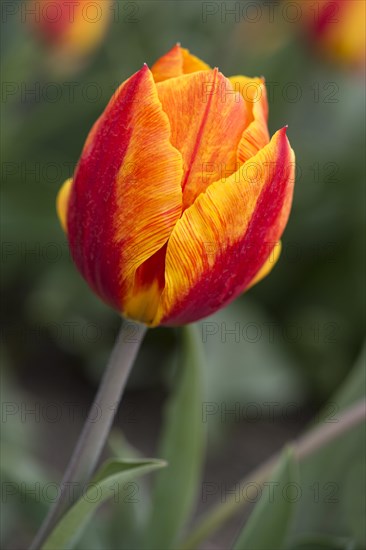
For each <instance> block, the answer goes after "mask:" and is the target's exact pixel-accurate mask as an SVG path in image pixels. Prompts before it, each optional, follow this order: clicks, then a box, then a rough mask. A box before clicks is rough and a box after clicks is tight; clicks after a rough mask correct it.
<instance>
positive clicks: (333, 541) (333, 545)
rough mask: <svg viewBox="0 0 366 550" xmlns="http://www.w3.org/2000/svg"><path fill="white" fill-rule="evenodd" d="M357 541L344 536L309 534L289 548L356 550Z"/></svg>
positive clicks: (297, 549)
mask: <svg viewBox="0 0 366 550" xmlns="http://www.w3.org/2000/svg"><path fill="white" fill-rule="evenodd" d="M355 548H356V546H355V543H354V542H353V541H352V540H350V539H348V538H342V537H332V536H327V535H308V536H305V537H302V539H301V540H299V541H298V542H296V543H295V544H292V545H291V547H289V550H354V549H355Z"/></svg>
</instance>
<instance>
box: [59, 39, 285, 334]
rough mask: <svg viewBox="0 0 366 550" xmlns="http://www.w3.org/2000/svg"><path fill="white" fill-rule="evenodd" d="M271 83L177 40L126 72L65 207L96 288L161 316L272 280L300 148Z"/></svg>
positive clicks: (200, 313)
mask: <svg viewBox="0 0 366 550" xmlns="http://www.w3.org/2000/svg"><path fill="white" fill-rule="evenodd" d="M267 111H268V107H267V99H266V88H265V84H264V80H263V79H261V78H247V77H244V76H237V77H232V78H225V76H224V75H223V74H222V73H221V72H219V71H218V69H211V68H210V67H209V66H208V65H206V63H204V62H203V61H200V60H199V59H198V58H196V57H194V56H193V55H191V54H190V53H189V52H188V50H185V49H183V48H181V47H180V46H179V45H177V46H175V47H174V48H173V49H172V50H171V51H170V52H168V53H167V54H166V55H165V56H163V57H162V58H161V59H159V61H157V63H155V65H153V67H152V68H151V70H150V69H149V68H148V67H147V66H146V65H145V66H144V67H143V68H142V69H141V70H140V71H138V72H137V73H135V74H134V75H133V76H131V77H130V78H129V79H128V80H126V81H125V82H124V83H123V84H122V85H121V86H120V87H119V89H118V90H117V92H116V93H115V95H114V96H113V97H112V99H111V101H110V103H109V105H108V106H107V108H106V110H105V111H104V113H103V114H102V115H101V117H100V118H99V119H98V120H97V122H96V123H95V124H94V126H93V128H92V129H91V131H90V134H89V136H88V138H87V140H86V143H85V145H84V149H83V152H82V155H81V158H80V160H79V163H78V166H77V168H76V170H75V174H74V177H73V178H72V179H70V180H68V181H66V182H65V184H64V186H63V187H62V188H61V190H60V192H59V196H58V201H57V206H58V213H59V217H60V220H61V223H62V225H63V227H64V229H65V231H66V232H67V235H68V239H69V244H70V249H71V253H72V256H73V259H74V261H75V263H76V265H77V267H78V268H79V270H80V272H81V273H82V275H83V277H84V278H85V279H86V281H87V282H88V283H89V285H90V286H91V287H92V288H93V290H94V291H95V292H96V293H97V294H98V295H99V296H100V297H101V298H102V299H103V300H104V301H105V302H107V303H108V304H110V305H111V306H113V307H114V308H115V309H116V310H118V311H119V312H121V313H122V314H123V315H124V316H126V317H128V318H131V319H135V320H138V321H141V322H143V323H145V324H147V325H149V326H156V325H160V324H162V325H180V324H184V323H189V322H192V321H196V320H198V319H200V318H203V317H205V316H208V315H210V314H212V313H214V312H215V311H216V310H218V309H219V308H221V307H223V306H224V305H226V304H228V303H229V302H231V301H232V300H234V298H236V297H237V296H238V295H239V294H241V293H242V292H243V291H244V290H246V289H248V288H249V287H250V286H252V285H253V284H254V283H256V282H258V281H259V280H260V279H261V278H263V277H264V276H265V275H266V274H267V273H268V272H269V271H270V269H271V268H272V267H273V265H274V263H275V260H276V258H277V256H278V254H279V246H278V240H279V239H280V237H281V235H282V232H283V230H284V228H285V226H286V223H287V219H288V216H289V212H290V208H291V202H292V194H293V185H294V168H295V165H294V153H293V151H292V149H291V147H290V144H289V142H288V139H287V137H286V128H283V129H282V130H279V131H278V132H277V133H276V134H275V135H274V136H273V137H272V139H270V138H269V134H268V128H267Z"/></svg>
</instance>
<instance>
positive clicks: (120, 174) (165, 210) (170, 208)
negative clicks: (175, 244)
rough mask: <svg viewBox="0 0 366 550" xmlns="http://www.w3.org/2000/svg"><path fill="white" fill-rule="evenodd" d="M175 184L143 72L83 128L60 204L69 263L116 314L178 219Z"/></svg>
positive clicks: (165, 129) (177, 168)
mask: <svg viewBox="0 0 366 550" xmlns="http://www.w3.org/2000/svg"><path fill="white" fill-rule="evenodd" d="M181 179H182V158H181V155H180V153H179V152H178V151H177V150H176V149H175V148H174V147H173V146H172V145H171V143H170V127H169V121H168V117H167V115H166V114H165V113H164V112H163V110H162V107H161V103H160V101H159V98H158V95H157V91H156V85H155V83H154V80H153V77H152V74H151V72H150V70H149V69H148V67H146V66H144V67H143V68H142V69H141V70H140V71H139V72H137V73H136V74H135V75H133V76H132V77H131V78H130V79H128V80H127V81H126V82H125V83H124V84H122V85H121V87H120V88H119V89H118V91H117V92H116V94H115V96H114V97H113V99H112V100H111V102H110V104H109V105H108V107H107V108H106V110H105V112H104V113H103V115H102V116H101V117H100V118H99V120H98V121H97V122H96V124H95V125H94V127H93V129H92V130H91V133H90V135H89V137H88V139H87V141H86V144H85V146H84V150H83V153H82V156H81V159H80V161H79V164H78V167H77V169H76V172H75V176H74V180H73V185H72V188H71V194H70V198H69V200H68V213H67V229H68V237H69V241H70V248H71V251H72V255H73V258H74V260H75V263H76V264H77V266H78V267H79V269H80V271H81V273H82V274H83V276H84V277H85V279H86V280H87V281H88V282H89V284H90V285H91V286H92V288H94V289H95V291H96V292H97V293H98V294H99V295H100V296H101V297H102V299H104V300H105V301H106V302H107V303H110V304H111V305H112V306H114V307H115V308H116V309H118V310H119V311H124V307H125V304H126V301H127V300H128V299H129V298H131V299H132V298H133V295H134V288H133V285H134V276H135V273H136V270H137V269H138V268H139V266H141V265H142V264H143V262H145V261H146V260H148V259H149V258H150V257H152V256H153V255H154V254H155V253H156V252H158V250H159V249H160V248H162V247H163V246H164V244H165V243H166V241H167V239H168V238H169V236H170V234H171V232H172V230H173V228H174V225H175V223H176V222H177V220H178V219H179V217H180V215H181V209H182V190H181V185H180V182H181ZM60 203H62V200H61V199H60ZM159 295H160V293H159V292H158V293H157V299H158V298H159Z"/></svg>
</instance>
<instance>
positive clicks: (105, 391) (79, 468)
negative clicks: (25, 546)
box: [30, 322, 146, 550]
mask: <svg viewBox="0 0 366 550" xmlns="http://www.w3.org/2000/svg"><path fill="white" fill-rule="evenodd" d="M145 332H146V327H145V326H143V325H141V324H139V323H132V322H128V323H127V322H126V323H124V324H123V325H122V327H121V330H120V332H119V334H118V336H117V339H116V342H115V345H114V348H113V350H112V353H111V356H110V358H109V361H108V365H107V367H106V370H105V371H104V374H103V378H102V380H101V383H100V386H99V389H98V392H97V395H96V397H95V400H94V402H93V405H92V407H91V409H90V411H89V415H88V418H87V419H86V422H85V424H84V427H83V430H82V432H81V434H80V437H79V439H78V442H77V444H76V447H75V450H74V452H73V454H72V456H71V459H70V461H69V464H68V466H67V469H66V472H65V474H64V477H63V479H62V482H61V486H60V494H59V498H58V500H57V501H56V502H55V503H54V505H53V506H52V507H51V509H50V511H49V513H48V515H47V517H46V519H45V521H44V523H43V524H42V526H41V528H40V530H39V532H38V533H37V536H36V537H35V539H34V541H33V543H32V545H31V546H30V550H38V549H39V548H41V547H42V544H43V543H44V542H45V540H46V538H47V537H48V535H49V534H50V532H51V531H52V529H53V528H54V526H55V525H56V523H57V522H58V520H59V519H60V518H61V516H62V515H63V514H64V513H65V512H66V511H67V509H68V508H70V507H71V505H72V504H73V502H74V501H75V500H76V499H77V497H78V495H80V494H82V490H83V488H84V487H85V484H86V483H87V482H88V481H89V479H90V477H91V475H92V474H93V472H94V469H95V467H96V465H97V462H98V460H99V457H100V455H101V452H102V450H103V447H104V445H105V442H106V440H107V437H108V434H109V431H110V429H111V426H112V422H113V419H114V416H115V413H116V411H117V408H118V405H119V403H120V401H121V398H122V394H123V390H124V388H125V386H126V382H127V379H128V376H129V374H130V372H131V369H132V366H133V364H134V361H135V359H136V356H137V353H138V351H139V348H140V346H141V343H142V341H143V338H144V335H145ZM96 410H97V411H98V419H97V420H96V418H95V417H96V414H95V411H96ZM70 487H72V488H73V489H74V488H75V489H76V490H75V491H73V501H72V502H70Z"/></svg>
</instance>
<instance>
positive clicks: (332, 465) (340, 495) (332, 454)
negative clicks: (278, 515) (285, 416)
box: [291, 348, 366, 548]
mask: <svg viewBox="0 0 366 550" xmlns="http://www.w3.org/2000/svg"><path fill="white" fill-rule="evenodd" d="M365 351H366V349H365V348H364V350H363V351H362V353H361V354H360V357H359V358H358V360H357V361H356V364H355V366H354V368H353V369H352V370H351V372H350V374H349V375H348V377H347V378H346V379H345V381H344V383H343V385H342V387H341V388H340V389H339V391H338V392H337V393H336V395H335V396H334V397H333V398H332V399H330V400H329V402H328V403H327V404H326V405H325V407H324V408H323V410H322V411H321V413H320V414H319V415H318V418H317V422H318V423H322V424H327V423H329V424H333V423H337V422H339V416H340V414H341V411H342V410H343V409H344V408H346V407H349V406H351V405H352V403H355V402H357V401H358V400H360V399H362V398H363V397H364V396H365ZM364 435H365V424H364V423H360V424H359V425H357V426H355V427H353V428H352V429H351V430H348V432H346V433H344V434H342V436H340V437H338V438H337V439H335V440H334V441H331V442H330V443H328V444H327V445H326V446H324V447H323V448H321V449H319V450H318V451H317V452H316V453H314V454H312V455H311V456H308V457H307V458H306V459H305V460H302V461H301V463H300V474H301V479H302V486H303V494H302V498H301V500H300V501H299V506H298V508H297V510H296V518H295V521H294V522H293V525H292V527H291V532H292V537H291V540H297V538H298V537H299V535H301V534H304V535H306V534H307V533H319V534H323V535H326V536H334V537H344V538H346V537H351V538H352V539H353V540H354V541H355V543H356V545H357V547H361V548H365V547H366V533H365V519H364V518H365V515H366V508H365V504H366V503H365V498H364V490H363V488H364V486H365V484H366V473H365V467H364V464H365V457H366V455H365V450H366V449H365V437H364Z"/></svg>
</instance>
